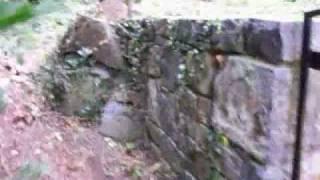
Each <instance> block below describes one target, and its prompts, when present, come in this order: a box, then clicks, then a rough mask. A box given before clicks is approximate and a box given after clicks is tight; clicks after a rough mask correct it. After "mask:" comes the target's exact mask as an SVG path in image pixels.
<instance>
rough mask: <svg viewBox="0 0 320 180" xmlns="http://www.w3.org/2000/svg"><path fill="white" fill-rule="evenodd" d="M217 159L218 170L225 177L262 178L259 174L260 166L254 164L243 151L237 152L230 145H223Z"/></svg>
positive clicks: (254, 179)
mask: <svg viewBox="0 0 320 180" xmlns="http://www.w3.org/2000/svg"><path fill="white" fill-rule="evenodd" d="M216 158H217V160H218V161H219V166H220V167H218V168H220V171H222V172H224V175H225V176H226V177H227V179H246V180H260V179H263V178H262V177H261V174H259V173H260V172H261V170H262V166H261V165H260V166H259V165H258V164H256V163H255V162H254V161H253V160H252V159H250V158H249V157H248V155H247V154H246V153H244V152H241V151H239V152H237V151H236V150H235V149H233V148H231V147H224V148H223V150H222V152H221V153H220V155H218V156H216Z"/></svg>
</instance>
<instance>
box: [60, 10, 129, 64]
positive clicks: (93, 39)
mask: <svg viewBox="0 0 320 180" xmlns="http://www.w3.org/2000/svg"><path fill="white" fill-rule="evenodd" d="M60 51H61V53H62V54H68V53H74V52H78V53H81V52H83V53H85V54H86V55H90V54H92V56H93V57H94V59H95V60H96V61H98V62H100V63H102V64H105V65H107V66H109V67H112V68H116V69H122V68H123V66H124V63H123V59H122V57H121V51H120V47H119V39H118V37H117V36H116V35H115V34H114V32H113V29H112V28H111V26H109V25H108V24H107V23H106V22H103V21H101V20H99V19H93V18H91V17H85V16H81V17H79V18H78V20H77V22H76V23H75V25H74V26H73V27H72V28H71V29H70V30H69V32H68V33H67V35H66V36H65V37H64V40H63V42H62V44H61V47H60Z"/></svg>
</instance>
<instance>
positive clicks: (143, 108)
mask: <svg viewBox="0 0 320 180" xmlns="http://www.w3.org/2000/svg"><path fill="white" fill-rule="evenodd" d="M88 22H89V23H88ZM79 24H80V25H79ZM90 34H94V36H90ZM301 36H302V23H301V22H277V21H266V20H257V19H239V20H223V21H215V20H183V19H172V20H166V19H145V20H126V21H122V22H119V23H115V24H112V25H111V26H110V25H106V24H105V23H103V22H102V21H99V20H96V19H90V18H86V17H81V18H80V20H79V21H78V23H77V24H76V25H75V26H74V27H73V28H71V30H70V31H69V33H68V34H67V35H66V37H65V39H64V41H63V43H62V46H61V52H60V56H62V57H65V55H66V54H70V53H71V52H73V53H74V52H76V53H78V54H79V50H81V51H80V52H82V51H83V50H84V49H85V50H86V51H88V50H89V52H90V53H89V54H90V57H91V58H92V59H93V60H92V59H91V60H90V59H89V61H93V62H94V63H91V65H90V67H89V68H90V69H95V70H97V67H99V68H98V70H99V72H100V73H99V74H100V76H101V72H108V73H107V74H109V76H108V77H107V78H106V79H108V80H107V82H109V83H111V84H112V85H111V86H107V91H108V93H107V94H108V95H107V97H106V98H105V99H104V101H103V102H104V103H105V105H104V106H102V107H101V108H102V111H101V112H100V113H102V115H101V116H100V117H101V128H100V130H101V132H102V133H103V134H104V135H108V136H113V137H121V138H120V139H125V140H128V139H130V140H132V139H135V138H137V137H141V133H140V135H136V132H137V131H139V132H141V131H143V129H144V128H141V126H143V127H144V126H146V128H145V129H146V131H147V135H148V137H149V138H150V140H151V144H152V147H153V148H154V149H155V151H157V152H159V153H160V154H161V155H162V156H163V157H164V158H165V159H166V160H167V161H168V162H169V163H170V165H171V166H172V168H173V169H174V170H175V171H176V172H177V173H178V174H179V175H180V177H181V179H183V180H184V179H200V180H205V179H210V180H216V179H230V180H258V179H261V180H278V179H279V180H280V179H281V180H286V179H290V175H291V173H292V161H293V151H294V142H295V139H294V135H295V132H294V131H295V124H296V123H295V121H296V114H295V112H296V107H297V99H298V97H297V91H298V82H299V81H298V78H299V76H298V75H299V71H298V70H299V58H300V55H301V39H302V38H301ZM315 47H316V46H315ZM119 54H120V55H122V57H119ZM62 59H63V58H62ZM102 74H103V73H102ZM99 88H101V87H98V89H99ZM80 89H81V88H80ZM84 93H85V92H84ZM80 94H81V93H80ZM82 94H83V93H82ZM95 97H96V96H95ZM72 107H76V106H72ZM309 124H310V123H309ZM123 125H125V128H123V129H125V130H123V129H122V127H123ZM139 126H140V128H139ZM117 129H121V131H120V130H117ZM138 134H139V133H138ZM131 136H134V137H135V138H132V137H131ZM309 141H311V140H310V139H309ZM306 142H308V140H307V141H306ZM312 143H313V142H311V143H309V144H312ZM310 146H311V145H310ZM306 164H307V165H310V163H308V161H306Z"/></svg>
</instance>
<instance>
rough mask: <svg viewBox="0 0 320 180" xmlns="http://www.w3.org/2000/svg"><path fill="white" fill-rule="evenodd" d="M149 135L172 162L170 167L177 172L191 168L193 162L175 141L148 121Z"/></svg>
mask: <svg viewBox="0 0 320 180" xmlns="http://www.w3.org/2000/svg"><path fill="white" fill-rule="evenodd" d="M146 126H147V127H148V133H149V134H150V136H151V139H152V140H153V141H154V142H155V144H156V145H157V146H158V147H159V149H160V151H161V154H162V156H163V157H164V158H165V159H166V160H167V161H168V162H170V166H171V167H172V168H173V170H174V171H176V172H183V171H184V168H185V167H187V166H189V167H190V166H191V164H192V163H191V161H190V160H189V159H187V157H186V156H185V155H184V154H183V153H182V152H181V151H180V150H179V149H178V148H177V145H176V144H175V143H174V141H173V140H172V139H171V138H170V137H169V136H167V135H166V133H165V132H164V131H162V130H161V129H160V128H159V127H157V126H156V125H154V124H153V123H152V122H149V121H146Z"/></svg>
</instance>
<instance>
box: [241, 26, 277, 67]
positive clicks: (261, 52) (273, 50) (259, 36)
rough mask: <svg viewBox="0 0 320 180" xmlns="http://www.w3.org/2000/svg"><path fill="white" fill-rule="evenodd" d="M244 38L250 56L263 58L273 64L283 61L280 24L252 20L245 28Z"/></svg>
mask: <svg viewBox="0 0 320 180" xmlns="http://www.w3.org/2000/svg"><path fill="white" fill-rule="evenodd" d="M244 36H245V51H246V52H247V53H248V54H249V55H252V56H258V57H263V59H265V60H268V61H269V62H271V63H273V64H274V63H279V62H280V61H281V60H282V57H281V55H282V54H281V50H282V46H281V35H280V33H279V23H277V22H272V21H270V22H268V21H260V20H251V21H249V22H248V23H247V25H246V26H245V27H244Z"/></svg>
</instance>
